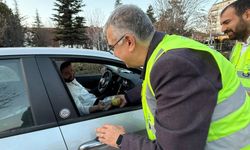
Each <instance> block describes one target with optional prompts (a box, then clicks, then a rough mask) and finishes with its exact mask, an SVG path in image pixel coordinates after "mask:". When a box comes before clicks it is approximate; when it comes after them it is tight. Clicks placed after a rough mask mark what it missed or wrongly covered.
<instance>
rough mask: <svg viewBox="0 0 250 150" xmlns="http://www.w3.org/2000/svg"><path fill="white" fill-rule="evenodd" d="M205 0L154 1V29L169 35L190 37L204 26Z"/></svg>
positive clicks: (206, 2)
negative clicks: (155, 18)
mask: <svg viewBox="0 0 250 150" xmlns="http://www.w3.org/2000/svg"><path fill="white" fill-rule="evenodd" d="M207 4H208V1H207V0H155V5H154V6H155V8H154V9H155V11H156V14H157V18H158V21H157V22H156V28H157V29H158V30H160V31H164V32H167V33H169V34H180V35H184V36H190V35H191V32H192V31H194V30H199V29H201V28H202V27H203V25H204V24H206V21H207V19H206V13H205V11H204V9H203V8H204V7H205V5H207Z"/></svg>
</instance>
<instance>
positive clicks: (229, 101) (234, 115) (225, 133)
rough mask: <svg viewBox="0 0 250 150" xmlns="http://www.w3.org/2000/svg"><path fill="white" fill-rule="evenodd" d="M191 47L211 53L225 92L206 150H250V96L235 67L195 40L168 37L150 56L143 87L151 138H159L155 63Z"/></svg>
mask: <svg viewBox="0 0 250 150" xmlns="http://www.w3.org/2000/svg"><path fill="white" fill-rule="evenodd" d="M178 48H189V49H192V50H194V51H205V52H207V53H210V54H211V55H212V56H213V58H214V59H215V61H216V62H217V64H218V67H219V70H220V73H221V79H222V89H221V90H220V91H219V93H218V98H217V105H216V107H215V109H214V112H213V115H212V121H211V124H210V127H209V133H208V137H207V144H206V148H205V149H207V150H212V149H216V150H217V149H235V150H236V149H242V150H243V149H244V150H250V97H249V96H248V95H247V93H246V91H245V89H244V87H243V86H242V84H241V83H240V80H239V78H238V77H237V73H236V70H235V69H234V66H233V65H232V64H231V63H230V62H229V61H228V60H226V58H224V57H223V56H222V55H221V54H220V53H219V52H217V51H215V50H213V49H211V48H209V47H207V46H206V45H203V44H201V43H199V42H196V41H194V40H191V39H188V38H185V37H182V36H177V35H166V36H165V37H164V38H163V40H162V41H161V42H160V43H159V44H158V46H157V48H156V49H155V50H154V52H153V53H152V55H151V56H150V58H149V60H148V62H147V67H146V68H145V69H146V74H145V79H144V81H143V85H142V93H141V95H142V107H143V112H144V117H145V122H146V129H147V132H148V138H149V139H151V140H155V139H156V132H157V131H155V128H154V123H155V121H154V118H155V117H154V115H155V110H156V98H155V93H154V89H153V88H152V86H151V82H150V78H151V77H150V73H151V70H152V68H153V66H154V64H155V62H156V61H157V60H158V59H159V58H160V57H161V56H162V55H163V54H164V53H166V54H165V55H167V52H168V51H169V50H174V49H178Z"/></svg>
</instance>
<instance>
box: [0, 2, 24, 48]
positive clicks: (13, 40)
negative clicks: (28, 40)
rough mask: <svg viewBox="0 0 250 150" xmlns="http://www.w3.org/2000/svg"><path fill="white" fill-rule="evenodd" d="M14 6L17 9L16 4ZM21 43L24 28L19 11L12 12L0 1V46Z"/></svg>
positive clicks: (11, 45) (22, 42) (22, 41)
mask: <svg viewBox="0 0 250 150" xmlns="http://www.w3.org/2000/svg"><path fill="white" fill-rule="evenodd" d="M15 6H16V10H18V9H17V4H16V5H15ZM23 44H24V29H23V26H22V25H21V19H20V16H19V12H18V13H17V12H16V13H15V14H14V13H13V12H12V10H11V9H10V8H9V7H8V6H7V5H6V4H4V3H1V2H0V47H20V46H23Z"/></svg>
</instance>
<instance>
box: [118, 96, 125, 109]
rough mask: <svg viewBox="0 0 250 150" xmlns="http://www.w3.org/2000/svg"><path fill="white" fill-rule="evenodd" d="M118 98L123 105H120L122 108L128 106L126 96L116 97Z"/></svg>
mask: <svg viewBox="0 0 250 150" xmlns="http://www.w3.org/2000/svg"><path fill="white" fill-rule="evenodd" d="M116 97H118V98H119V99H120V100H121V104H120V106H119V107H120V108H122V107H124V106H125V105H126V104H127V100H126V98H125V96H124V94H121V95H116Z"/></svg>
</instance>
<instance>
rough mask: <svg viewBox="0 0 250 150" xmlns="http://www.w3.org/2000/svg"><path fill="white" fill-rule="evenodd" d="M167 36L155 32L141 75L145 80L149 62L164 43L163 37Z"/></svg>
mask: <svg viewBox="0 0 250 150" xmlns="http://www.w3.org/2000/svg"><path fill="white" fill-rule="evenodd" d="M165 35H166V33H163V32H157V31H156V32H155V33H154V36H153V39H152V41H151V42H150V45H149V48H148V53H147V57H146V60H145V63H144V67H143V70H142V73H141V78H142V79H144V77H145V70H146V67H147V62H148V59H149V58H150V56H151V55H152V53H153V51H154V49H155V48H156V47H157V46H158V44H159V43H160V42H161V41H162V39H163V37H164V36H165Z"/></svg>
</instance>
